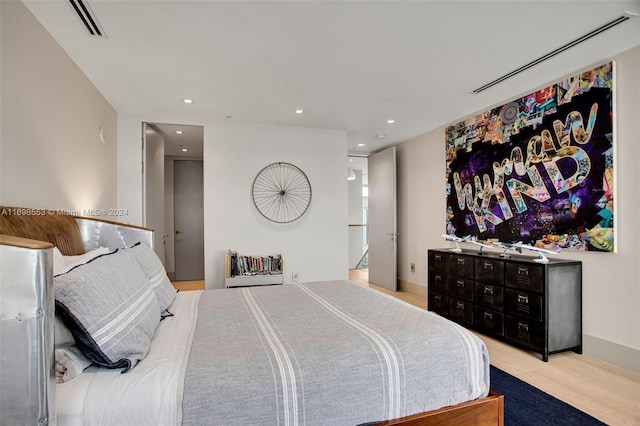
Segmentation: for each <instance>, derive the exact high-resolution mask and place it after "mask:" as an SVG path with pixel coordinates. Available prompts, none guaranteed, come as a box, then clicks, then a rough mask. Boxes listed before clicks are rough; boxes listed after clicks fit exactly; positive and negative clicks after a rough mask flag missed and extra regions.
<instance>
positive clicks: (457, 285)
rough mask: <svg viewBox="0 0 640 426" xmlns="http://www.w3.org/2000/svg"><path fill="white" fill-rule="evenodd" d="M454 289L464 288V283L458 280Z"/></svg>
mask: <svg viewBox="0 0 640 426" xmlns="http://www.w3.org/2000/svg"><path fill="white" fill-rule="evenodd" d="M456 287H458V288H464V281H460V280H458V281H456Z"/></svg>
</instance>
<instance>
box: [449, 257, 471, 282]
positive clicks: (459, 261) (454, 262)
mask: <svg viewBox="0 0 640 426" xmlns="http://www.w3.org/2000/svg"><path fill="white" fill-rule="evenodd" d="M473 261H474V259H473V258H472V257H469V256H461V255H457V254H451V255H449V273H450V274H451V275H455V276H457V277H463V278H469V279H473Z"/></svg>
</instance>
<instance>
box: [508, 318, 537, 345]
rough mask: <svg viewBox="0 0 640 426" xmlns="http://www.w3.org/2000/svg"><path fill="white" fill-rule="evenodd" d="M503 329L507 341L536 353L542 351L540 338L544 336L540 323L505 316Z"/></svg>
mask: <svg viewBox="0 0 640 426" xmlns="http://www.w3.org/2000/svg"><path fill="white" fill-rule="evenodd" d="M505 329H506V330H505V333H506V338H507V340H511V341H513V342H516V343H519V344H521V345H524V346H527V347H528V348H531V349H533V350H535V351H538V352H540V351H542V346H543V339H542V338H543V336H544V329H543V327H542V323H539V322H537V321H532V320H527V319H522V318H516V317H512V316H511V315H507V317H506V319H505Z"/></svg>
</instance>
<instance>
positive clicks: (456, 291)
mask: <svg viewBox="0 0 640 426" xmlns="http://www.w3.org/2000/svg"><path fill="white" fill-rule="evenodd" d="M449 296H451V297H457V298H459V299H464V300H469V301H473V280H467V279H464V278H458V277H449Z"/></svg>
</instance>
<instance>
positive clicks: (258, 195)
mask: <svg viewBox="0 0 640 426" xmlns="http://www.w3.org/2000/svg"><path fill="white" fill-rule="evenodd" d="M252 194H253V203H254V204H255V206H256V208H257V209H258V211H259V212H260V214H262V216H264V217H265V218H267V219H269V220H270V221H272V222H277V223H289V222H293V221H294V220H296V219H299V218H300V217H301V216H302V215H303V214H304V213H305V212H306V211H307V209H308V208H309V205H310V204H311V184H310V183H309V179H308V178H307V175H306V174H304V172H303V171H302V170H300V169H299V168H298V167H296V166H294V165H293V164H290V163H273V164H269V165H268V166H267V167H265V168H264V169H262V170H260V172H259V173H258V175H257V176H256V178H255V179H254V181H253V189H252Z"/></svg>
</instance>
